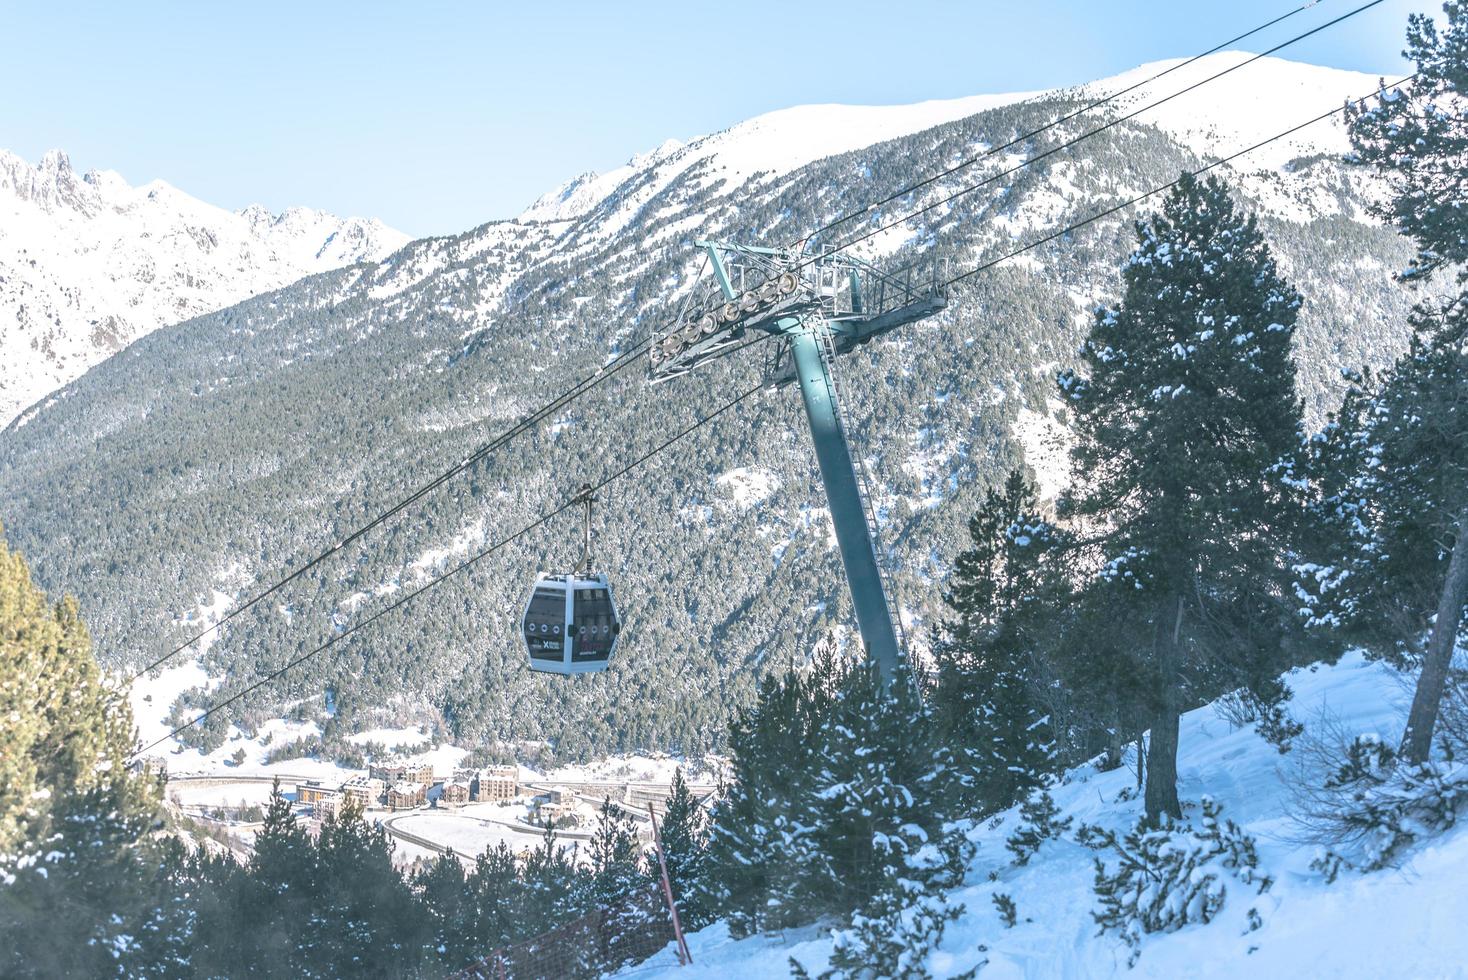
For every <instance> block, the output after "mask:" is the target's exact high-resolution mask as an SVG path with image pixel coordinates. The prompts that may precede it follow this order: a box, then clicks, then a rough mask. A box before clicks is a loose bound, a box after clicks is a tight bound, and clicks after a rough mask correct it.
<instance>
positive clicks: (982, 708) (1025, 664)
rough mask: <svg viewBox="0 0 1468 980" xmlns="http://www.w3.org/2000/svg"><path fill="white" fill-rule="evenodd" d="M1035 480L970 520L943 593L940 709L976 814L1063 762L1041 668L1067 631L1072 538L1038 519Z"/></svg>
mask: <svg viewBox="0 0 1468 980" xmlns="http://www.w3.org/2000/svg"><path fill="white" fill-rule="evenodd" d="M1039 510H1040V506H1039V494H1038V492H1037V491H1036V489H1035V486H1034V484H1032V483H1031V482H1030V481H1029V480H1027V479H1026V478H1025V475H1024V473H1023V472H1022V471H1020V470H1018V469H1016V470H1014V471H1013V472H1011V473H1010V474H1009V477H1008V479H1007V480H1006V481H1005V483H1004V486H1003V488H1001V489H991V490H990V491H989V493H988V495H987V497H986V498H985V500H984V504H983V506H982V507H980V508H979V510H978V512H977V513H975V514H974V516H973V517H971V518H970V519H969V525H968V533H969V539H970V542H971V543H970V547H969V548H968V550H967V551H964V552H963V553H962V554H960V555H959V556H958V560H957V561H956V562H955V564H954V569H953V575H952V578H951V579H950V582H949V587H948V589H947V591H946V593H945V595H944V601H945V602H946V603H947V605H948V608H949V609H950V611H951V617H950V618H948V619H947V620H945V621H944V623H943V624H942V625H941V627H940V628H939V630H938V633H937V642H936V643H935V644H934V647H933V656H934V659H935V661H936V663H937V672H936V674H937V676H936V681H937V683H936V684H935V685H934V690H933V692H932V695H931V698H930V700H931V703H932V706H933V708H934V711H935V713H936V716H937V719H938V721H939V724H940V727H941V728H942V729H943V730H944V737H945V741H946V743H947V745H948V747H949V749H950V750H951V752H952V753H953V757H954V763H955V764H956V765H957V766H958V767H959V768H960V770H961V771H962V773H963V776H962V786H963V795H964V797H965V802H966V803H967V805H968V806H969V807H971V808H972V810H973V812H976V813H992V812H994V811H997V810H1002V809H1004V808H1005V807H1007V806H1010V805H1011V804H1013V803H1014V802H1015V801H1016V800H1018V799H1020V798H1021V797H1023V796H1024V794H1025V793H1026V792H1027V791H1028V790H1029V789H1030V788H1032V787H1034V786H1039V785H1040V784H1041V783H1042V782H1043V781H1044V779H1045V778H1046V777H1047V776H1048V775H1050V774H1051V773H1053V772H1055V771H1056V769H1057V768H1058V767H1059V765H1060V762H1059V758H1058V752H1057V747H1056V736H1055V732H1054V726H1053V724H1052V718H1053V715H1054V710H1053V709H1054V704H1053V702H1052V701H1051V700H1050V699H1049V695H1050V694H1052V693H1053V685H1051V684H1050V683H1049V677H1048V676H1047V675H1046V674H1045V672H1044V671H1043V670H1042V668H1041V664H1042V662H1043V661H1042V652H1043V650H1042V648H1046V647H1048V646H1050V645H1051V644H1052V643H1053V642H1054V640H1055V638H1056V637H1057V636H1058V634H1059V620H1060V617H1061V615H1062V613H1063V610H1064V609H1065V608H1066V607H1067V605H1068V603H1067V595H1068V592H1069V583H1068V581H1067V578H1066V575H1065V570H1064V567H1063V561H1064V556H1065V551H1066V547H1067V543H1068V541H1069V536H1068V535H1067V534H1066V533H1065V532H1064V531H1062V530H1060V529H1059V528H1057V527H1056V526H1055V525H1054V524H1052V523H1051V522H1050V521H1047V520H1045V519H1044V518H1043V517H1042V516H1041V515H1040V513H1039Z"/></svg>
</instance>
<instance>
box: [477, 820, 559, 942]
mask: <svg viewBox="0 0 1468 980" xmlns="http://www.w3.org/2000/svg"><path fill="white" fill-rule="evenodd" d="M523 890H524V889H523V884H522V882H521V880H520V867H519V863H518V862H517V861H516V860H515V855H514V853H513V852H512V851H511V850H510V847H509V845H508V844H506V843H505V842H504V841H500V842H499V843H498V844H497V845H495V846H494V847H493V848H490V849H488V850H485V851H483V852H481V853H480V855H479V857H477V858H475V859H474V870H472V871H471V872H469V876H468V878H467V879H466V880H465V882H464V892H465V902H466V904H467V905H468V913H467V914H468V923H467V926H466V934H465V938H464V942H465V945H466V946H467V948H468V949H469V950H470V951H471V952H473V953H475V954H476V955H484V954H485V953H487V952H488V951H490V950H494V949H498V948H500V947H502V946H507V945H509V944H510V943H512V942H514V941H515V940H516V939H519V938H521V937H522V936H524V935H527V934H531V933H533V932H534V931H543V927H544V925H545V924H544V923H529V922H528V921H527V917H526V916H525V915H524V914H523V913H524V909H523V900H522V892H523Z"/></svg>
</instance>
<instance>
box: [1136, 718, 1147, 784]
mask: <svg viewBox="0 0 1468 980" xmlns="http://www.w3.org/2000/svg"><path fill="white" fill-rule="evenodd" d="M1146 771H1147V733H1146V732H1137V792H1141V790H1142V773H1144V772H1146Z"/></svg>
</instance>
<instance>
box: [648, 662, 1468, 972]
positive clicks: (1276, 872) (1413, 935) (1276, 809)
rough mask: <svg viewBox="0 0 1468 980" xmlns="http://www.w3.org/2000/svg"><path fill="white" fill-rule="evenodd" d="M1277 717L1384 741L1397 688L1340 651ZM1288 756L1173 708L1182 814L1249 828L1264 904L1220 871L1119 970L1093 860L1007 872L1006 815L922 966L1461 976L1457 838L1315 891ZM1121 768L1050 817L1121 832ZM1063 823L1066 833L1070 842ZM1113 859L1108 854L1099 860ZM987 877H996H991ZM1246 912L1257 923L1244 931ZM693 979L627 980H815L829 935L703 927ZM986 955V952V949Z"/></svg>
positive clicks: (1120, 949)
mask: <svg viewBox="0 0 1468 980" xmlns="http://www.w3.org/2000/svg"><path fill="white" fill-rule="evenodd" d="M1289 681H1290V685H1291V687H1292V688H1293V689H1294V691H1295V699H1294V701H1293V702H1292V705H1291V711H1292V713H1293V714H1294V716H1295V717H1296V719H1297V720H1299V721H1302V722H1305V724H1306V726H1307V728H1306V736H1305V737H1306V738H1309V737H1310V736H1311V733H1312V732H1320V731H1321V730H1323V729H1327V728H1333V729H1336V730H1339V731H1344V732H1347V733H1351V734H1355V733H1358V732H1359V733H1365V732H1377V733H1379V734H1381V736H1382V737H1383V738H1386V739H1388V740H1392V741H1395V739H1396V738H1397V737H1398V736H1399V734H1400V732H1401V729H1402V722H1403V719H1404V718H1405V716H1406V705H1407V702H1408V700H1409V699H1410V694H1411V689H1410V687H1408V686H1406V685H1405V684H1404V682H1403V678H1402V677H1401V676H1400V675H1398V674H1396V673H1395V672H1394V671H1392V670H1391V669H1389V668H1387V667H1384V666H1382V665H1380V664H1372V663H1368V662H1366V661H1365V660H1364V659H1363V658H1362V657H1361V656H1360V655H1359V654H1351V655H1348V656H1347V657H1346V658H1344V659H1343V660H1342V661H1341V662H1340V663H1339V664H1338V665H1336V666H1334V667H1321V668H1318V669H1316V670H1313V671H1310V670H1302V671H1296V672H1294V673H1293V674H1291V675H1290V678H1289ZM1300 760H1301V753H1300V752H1299V750H1298V749H1297V750H1296V751H1294V752H1291V753H1290V754H1288V755H1281V754H1280V753H1279V752H1278V751H1277V750H1276V749H1275V748H1274V746H1272V745H1270V744H1269V743H1267V742H1265V741H1264V740H1263V739H1261V738H1260V737H1259V736H1258V735H1257V734H1255V733H1254V731H1253V730H1252V729H1250V728H1243V729H1235V728H1232V727H1231V726H1230V724H1229V723H1228V722H1227V721H1225V720H1224V719H1223V718H1222V717H1221V716H1220V715H1219V713H1218V712H1217V711H1215V710H1214V708H1213V707H1212V706H1208V707H1204V708H1200V709H1198V710H1196V711H1193V712H1190V713H1189V714H1187V715H1185V716H1184V718H1183V722H1182V747H1181V752H1180V755H1179V760H1178V773H1179V793H1180V796H1181V797H1182V798H1183V799H1184V800H1185V801H1187V802H1188V803H1192V804H1194V806H1193V807H1192V808H1191V809H1189V810H1188V815H1190V816H1196V814H1197V807H1196V804H1197V802H1198V801H1199V799H1200V798H1201V797H1203V796H1204V795H1205V794H1206V795H1209V796H1212V797H1213V798H1214V799H1215V800H1216V801H1218V802H1219V803H1221V804H1222V805H1223V816H1225V817H1228V818H1231V819H1233V820H1234V821H1236V822H1237V823H1239V824H1240V825H1242V826H1243V827H1244V829H1245V830H1247V831H1248V832H1249V833H1250V834H1252V835H1254V836H1255V837H1256V838H1257V840H1258V845H1259V868H1260V870H1261V871H1263V872H1264V873H1266V874H1269V875H1272V876H1273V877H1274V878H1275V883H1274V885H1273V886H1272V887H1271V888H1270V889H1269V891H1268V892H1266V893H1265V894H1264V895H1256V894H1255V892H1254V889H1253V888H1251V887H1249V886H1247V885H1245V884H1243V883H1242V882H1239V881H1236V880H1235V879H1232V878H1226V883H1227V886H1228V897H1227V901H1226V904H1225V905H1224V907H1223V909H1222V911H1221V912H1220V913H1219V915H1218V916H1217V918H1215V919H1214V920H1213V921H1211V922H1210V923H1208V924H1207V925H1190V926H1186V927H1184V928H1183V929H1181V930H1179V931H1177V932H1174V933H1167V934H1154V935H1150V936H1144V937H1143V940H1142V946H1141V955H1140V958H1139V959H1138V960H1137V962H1136V965H1135V967H1133V968H1131V969H1128V967H1127V959H1128V956H1129V953H1130V950H1129V949H1128V948H1127V947H1126V946H1125V945H1124V944H1123V943H1122V942H1121V941H1120V940H1119V939H1117V938H1115V937H1114V936H1112V935H1106V936H1098V935H1097V927H1096V925H1095V923H1094V921H1093V920H1092V918H1091V910H1092V909H1093V908H1094V905H1095V902H1094V896H1093V894H1092V890H1091V884H1092V876H1093V864H1092V861H1093V857H1094V852H1092V851H1090V850H1088V849H1086V848H1084V847H1082V846H1081V845H1079V844H1077V843H1075V842H1073V841H1072V840H1070V839H1068V838H1067V839H1062V840H1058V841H1047V842H1046V843H1045V845H1044V846H1043V847H1042V848H1041V849H1040V851H1039V853H1038V854H1037V855H1036V856H1035V857H1034V858H1033V859H1032V860H1031V862H1030V863H1029V865H1027V866H1025V867H1014V866H1012V865H1011V863H1010V858H1011V855H1010V853H1009V852H1008V851H1007V850H1005V847H1004V841H1005V838H1006V837H1008V836H1009V835H1010V834H1011V833H1013V831H1014V829H1015V827H1016V825H1017V819H1018V818H1017V813H1016V812H1015V811H1009V812H1007V813H1005V814H1004V815H1003V818H1002V820H1001V821H1000V822H999V824H998V826H994V827H990V826H988V825H985V826H983V827H981V828H979V830H978V831H977V832H975V834H974V840H975V842H976V843H977V844H978V853H977V856H976V858H975V860H974V863H973V865H972V868H971V870H970V873H969V875H968V878H967V880H966V882H965V886H964V887H963V888H960V889H958V890H957V891H956V892H954V893H953V894H952V898H953V899H954V900H956V901H958V902H962V903H963V904H964V906H965V907H966V908H965V911H964V913H963V915H962V916H961V918H960V919H959V920H958V921H957V922H956V923H954V924H953V925H951V926H950V927H949V929H948V932H947V934H946V936H945V938H944V942H943V944H942V946H941V947H940V949H939V950H938V951H937V952H936V953H935V954H934V955H933V957H932V958H931V960H930V961H929V967H930V969H931V970H932V972H933V975H934V976H935V977H938V978H944V977H950V976H953V975H956V974H958V973H961V972H963V971H965V970H968V969H971V968H972V967H974V966H976V965H977V964H980V963H983V962H985V961H987V965H986V966H984V967H983V968H982V970H980V972H979V974H978V975H979V976H980V977H981V978H983V980H1021V978H1023V980H1042V978H1045V980H1049V978H1083V977H1085V978H1089V977H1128V978H1138V980H1140V978H1144V977H1145V978H1169V980H1175V978H1180V977H1189V978H1193V977H1215V978H1221V977H1250V978H1274V977H1280V978H1302V977H1333V978H1342V980H1346V978H1361V980H1368V978H1370V980H1376V978H1385V977H1412V978H1448V977H1465V976H1468V930H1465V929H1464V928H1463V927H1462V921H1463V919H1464V916H1465V914H1468V895H1465V893H1464V889H1463V882H1464V881H1468V830H1459V831H1456V832H1452V833H1449V834H1447V835H1444V836H1442V837H1439V838H1436V839H1434V840H1430V841H1428V842H1427V843H1425V844H1423V845H1421V846H1419V847H1418V848H1417V849H1415V850H1413V851H1412V852H1411V854H1410V856H1409V857H1408V859H1407V860H1406V862H1405V863H1404V864H1403V865H1402V866H1401V867H1400V868H1398V869H1396V870H1389V871H1383V872H1378V873H1375V874H1369V875H1361V874H1358V873H1356V872H1353V871H1344V872H1342V874H1341V877H1340V878H1339V879H1338V880H1337V881H1336V882H1335V883H1334V884H1329V885H1328V884H1326V883H1325V882H1324V880H1323V879H1322V878H1321V876H1320V875H1319V874H1318V873H1316V872H1315V871H1312V870H1311V869H1310V868H1309V864H1310V861H1311V859H1312V858H1313V857H1314V856H1315V853H1316V846H1315V845H1313V844H1310V843H1308V842H1306V841H1305V840H1304V837H1305V836H1306V835H1307V832H1306V831H1305V829H1304V828H1302V827H1301V826H1300V825H1299V824H1297V823H1296V822H1295V821H1294V820H1293V819H1292V818H1291V816H1290V799H1291V796H1290V792H1289V789H1288V785H1287V780H1288V779H1289V777H1290V776H1291V774H1292V773H1296V772H1297V771H1298V768H1299V766H1300V765H1301V761H1300ZM1135 786H1136V776H1135V772H1134V771H1132V770H1129V769H1128V768H1127V767H1125V766H1124V767H1123V768H1122V769H1119V770H1116V771H1113V772H1108V773H1102V772H1097V771H1096V770H1095V768H1094V767H1093V766H1083V767H1081V768H1079V769H1077V770H1074V771H1072V772H1071V773H1070V774H1069V775H1068V779H1067V781H1066V783H1065V784H1064V785H1062V786H1060V787H1057V788H1056V789H1055V790H1054V791H1053V796H1054V798H1055V801H1056V803H1057V805H1058V806H1059V807H1060V808H1061V809H1062V810H1063V811H1064V812H1065V814H1066V815H1067V816H1072V817H1074V818H1075V824H1076V826H1079V825H1080V824H1081V823H1082V822H1086V823H1094V824H1100V825H1102V826H1105V827H1108V828H1112V829H1116V830H1118V831H1122V830H1124V829H1126V828H1128V827H1129V826H1130V825H1131V824H1132V822H1133V821H1135V819H1136V818H1137V816H1138V815H1139V814H1140V812H1141V804H1140V802H1139V801H1137V800H1128V799H1125V798H1124V797H1125V796H1126V795H1127V794H1126V793H1124V791H1125V790H1127V789H1128V788H1129V787H1130V788H1132V789H1135ZM1073 830H1074V827H1073V828H1072V831H1073ZM1109 863H1114V861H1112V862H1109ZM991 871H995V872H997V880H994V881H990V880H988V879H989V874H990V872H991ZM995 892H1004V893H1006V894H1008V895H1009V896H1010V897H1011V898H1013V900H1014V902H1015V903H1016V905H1017V907H1018V917H1019V918H1018V923H1017V924H1016V925H1015V926H1014V927H1013V928H1006V927H1005V925H1004V923H1003V922H1002V921H1001V920H1000V918H999V916H998V913H997V912H996V911H995V909H994V905H993V902H992V895H993V894H994V893H995ZM1251 908H1254V909H1257V911H1258V913H1259V915H1260V917H1261V918H1262V925H1261V926H1260V928H1258V929H1256V930H1253V931H1251V930H1250V929H1249V928H1248V919H1247V916H1248V911H1249V909H1251ZM688 944H689V949H690V952H691V953H692V954H693V961H694V965H693V967H692V968H682V969H679V968H678V967H677V965H676V960H675V959H674V956H673V953H672V950H671V949H668V950H665V951H664V952H663V953H661V954H659V956H658V957H656V958H655V959H653V960H651V961H649V962H648V963H645V964H642V965H641V966H639V967H637V968H635V970H633V971H629V974H630V973H632V972H635V973H636V974H637V975H638V976H639V977H655V976H667V977H669V978H673V977H677V978H678V980H696V978H701V977H708V978H720V980H723V978H727V977H749V978H757V977H787V976H789V975H790V968H789V960H790V958H792V957H793V958H795V959H796V960H799V961H800V962H801V963H802V964H803V965H804V966H805V967H806V968H807V969H809V970H810V971H811V973H812V974H813V975H814V974H816V973H818V972H819V971H820V970H821V969H823V968H824V967H825V966H826V965H827V958H828V957H829V955H830V953H831V940H830V938H829V937H828V936H826V935H823V934H822V930H820V929H818V928H809V929H806V930H802V931H800V932H787V933H786V934H785V936H784V937H783V939H782V940H776V939H774V938H770V937H752V938H748V939H743V940H734V939H731V938H730V936H729V934H728V930H727V928H726V927H725V926H724V925H723V924H721V923H720V924H715V925H713V926H711V927H709V928H707V929H705V930H703V931H702V932H699V933H695V934H694V935H692V936H690V937H689V939H688ZM985 947H986V949H985Z"/></svg>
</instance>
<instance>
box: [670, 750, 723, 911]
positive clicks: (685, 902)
mask: <svg viewBox="0 0 1468 980" xmlns="http://www.w3.org/2000/svg"><path fill="white" fill-rule="evenodd" d="M658 830H659V834H660V836H661V838H662V845H663V859H664V860H665V861H666V862H667V865H668V881H669V883H671V885H672V886H673V897H674V900H675V901H676V902H677V903H678V915H679V918H680V919H681V920H682V923H683V928H684V929H687V930H689V931H692V930H695V929H701V928H703V927H704V926H705V925H707V924H708V922H709V921H710V918H709V915H708V911H707V910H706V909H705V908H704V906H703V902H702V896H703V894H704V892H705V891H706V887H705V884H704V878H705V876H706V875H707V874H708V814H707V812H706V811H705V810H704V808H703V805H702V804H701V803H699V801H698V800H697V799H695V798H694V796H693V793H691V792H690V791H689V789H688V781H687V780H686V779H684V778H683V769H682V767H679V768H677V769H675V770H673V785H672V788H671V790H670V792H669V793H668V803H667V810H666V811H665V812H664V814H663V819H662V823H661V825H660V826H659V828H658Z"/></svg>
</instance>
